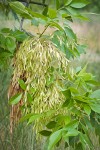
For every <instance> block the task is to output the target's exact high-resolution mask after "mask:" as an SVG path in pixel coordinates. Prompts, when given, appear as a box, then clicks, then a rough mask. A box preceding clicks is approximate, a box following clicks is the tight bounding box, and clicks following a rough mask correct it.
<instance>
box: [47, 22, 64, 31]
mask: <svg viewBox="0 0 100 150" xmlns="http://www.w3.org/2000/svg"><path fill="white" fill-rule="evenodd" d="M49 24H50V26H53V27H56V28H58V29H59V30H61V31H64V30H63V28H62V27H61V25H59V24H58V23H57V22H54V21H50V22H49Z"/></svg>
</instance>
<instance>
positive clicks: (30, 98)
mask: <svg viewBox="0 0 100 150" xmlns="http://www.w3.org/2000/svg"><path fill="white" fill-rule="evenodd" d="M27 100H28V102H29V103H31V102H32V101H33V98H32V96H31V94H29V93H27Z"/></svg>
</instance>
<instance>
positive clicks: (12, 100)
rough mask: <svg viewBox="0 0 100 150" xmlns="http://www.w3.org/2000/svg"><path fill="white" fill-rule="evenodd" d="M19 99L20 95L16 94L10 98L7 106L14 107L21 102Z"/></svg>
mask: <svg viewBox="0 0 100 150" xmlns="http://www.w3.org/2000/svg"><path fill="white" fill-rule="evenodd" d="M21 98H22V93H18V94H16V95H14V96H13V97H11V98H10V100H9V104H10V105H15V104H17V103H18V102H19V101H20V100H21Z"/></svg>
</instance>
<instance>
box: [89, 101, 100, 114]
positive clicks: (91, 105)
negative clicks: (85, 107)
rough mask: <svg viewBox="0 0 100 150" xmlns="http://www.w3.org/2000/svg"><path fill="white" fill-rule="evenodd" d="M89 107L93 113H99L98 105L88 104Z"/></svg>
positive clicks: (99, 105)
mask: <svg viewBox="0 0 100 150" xmlns="http://www.w3.org/2000/svg"><path fill="white" fill-rule="evenodd" d="M90 107H91V109H92V110H93V111H94V112H96V113H100V103H96V102H95V103H92V104H90Z"/></svg>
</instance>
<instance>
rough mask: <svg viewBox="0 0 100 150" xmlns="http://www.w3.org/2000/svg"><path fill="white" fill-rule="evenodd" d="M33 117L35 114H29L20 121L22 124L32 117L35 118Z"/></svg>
mask: <svg viewBox="0 0 100 150" xmlns="http://www.w3.org/2000/svg"><path fill="white" fill-rule="evenodd" d="M33 115H34V114H32V113H29V114H27V115H25V116H23V117H22V118H21V119H20V120H19V121H20V122H24V121H26V120H28V119H29V118H30V117H31V116H33Z"/></svg>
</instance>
